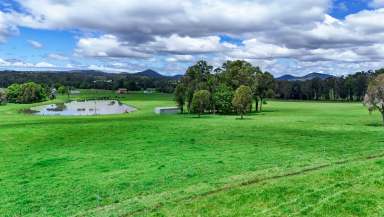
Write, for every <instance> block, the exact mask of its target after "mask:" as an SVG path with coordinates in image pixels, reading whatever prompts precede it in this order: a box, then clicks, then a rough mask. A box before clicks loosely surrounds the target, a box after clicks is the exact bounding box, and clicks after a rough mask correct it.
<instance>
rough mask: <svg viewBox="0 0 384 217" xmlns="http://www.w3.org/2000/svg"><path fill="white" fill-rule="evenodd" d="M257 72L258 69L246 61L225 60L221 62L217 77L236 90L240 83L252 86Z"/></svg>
mask: <svg viewBox="0 0 384 217" xmlns="http://www.w3.org/2000/svg"><path fill="white" fill-rule="evenodd" d="M258 72H260V69H259V68H258V67H254V66H252V64H250V63H249V62H247V61H244V60H236V61H227V62H225V63H224V64H223V66H222V70H221V73H220V74H219V77H220V79H221V80H222V81H223V82H224V83H225V84H227V85H228V86H229V87H231V88H232V89H233V90H236V89H237V88H238V87H240V86H241V85H246V86H249V87H252V86H253V84H254V83H255V75H256V73H258Z"/></svg>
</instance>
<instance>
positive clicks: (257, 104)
mask: <svg viewBox="0 0 384 217" xmlns="http://www.w3.org/2000/svg"><path fill="white" fill-rule="evenodd" d="M258 111H259V99H257V98H256V112H258Z"/></svg>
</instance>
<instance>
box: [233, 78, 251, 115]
mask: <svg viewBox="0 0 384 217" xmlns="http://www.w3.org/2000/svg"><path fill="white" fill-rule="evenodd" d="M251 103H252V90H251V88H250V87H248V86H244V85H241V86H240V87H239V88H237V90H236V92H235V95H234V97H233V100H232V104H233V106H234V107H235V109H236V111H237V112H238V113H239V114H240V115H241V119H243V116H244V115H245V114H246V113H247V111H249V107H250V105H251Z"/></svg>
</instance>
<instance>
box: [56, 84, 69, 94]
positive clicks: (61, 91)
mask: <svg viewBox="0 0 384 217" xmlns="http://www.w3.org/2000/svg"><path fill="white" fill-rule="evenodd" d="M57 92H58V93H59V94H62V95H66V94H68V92H69V91H68V88H67V87H65V86H60V87H59V88H58V89H57Z"/></svg>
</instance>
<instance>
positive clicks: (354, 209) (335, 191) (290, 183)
mask: <svg viewBox="0 0 384 217" xmlns="http://www.w3.org/2000/svg"><path fill="white" fill-rule="evenodd" d="M383 167H384V160H383V157H382V156H381V157H373V158H364V159H359V160H352V161H347V162H342V163H341V164H335V165H328V166H324V167H323V166H318V167H315V168H310V169H304V170H301V171H297V172H293V173H287V174H282V175H277V176H272V177H269V178H264V179H260V180H254V181H253V182H249V183H244V184H243V185H237V186H232V187H227V188H224V189H221V190H219V191H216V192H211V193H209V194H205V195H200V196H196V197H191V198H185V199H184V200H177V201H168V202H166V203H164V204H162V203H161V204H158V205H157V206H155V207H152V208H151V209H143V210H141V211H140V212H135V213H129V214H128V215H131V214H132V215H136V216H143V215H145V216H343V217H345V216H383V215H384V205H383V204H384V179H383V176H384V169H383Z"/></svg>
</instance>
